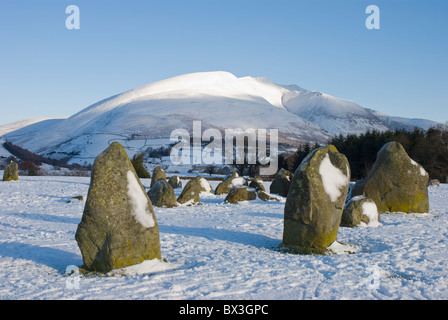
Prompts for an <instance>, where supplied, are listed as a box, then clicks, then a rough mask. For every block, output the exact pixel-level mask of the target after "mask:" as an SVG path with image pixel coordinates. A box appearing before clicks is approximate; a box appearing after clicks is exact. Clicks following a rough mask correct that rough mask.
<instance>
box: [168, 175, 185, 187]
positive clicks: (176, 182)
mask: <svg viewBox="0 0 448 320" xmlns="http://www.w3.org/2000/svg"><path fill="white" fill-rule="evenodd" d="M168 183H169V185H170V186H171V187H172V188H173V189H178V188H182V181H181V180H180V178H179V177H178V176H172V177H170V179H169V180H168Z"/></svg>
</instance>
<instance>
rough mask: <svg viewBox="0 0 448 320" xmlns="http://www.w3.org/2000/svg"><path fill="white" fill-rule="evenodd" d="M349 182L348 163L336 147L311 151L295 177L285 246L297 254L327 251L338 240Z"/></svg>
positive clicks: (288, 200) (286, 217)
mask: <svg viewBox="0 0 448 320" xmlns="http://www.w3.org/2000/svg"><path fill="white" fill-rule="evenodd" d="M349 181H350V169H349V164H348V160H347V158H346V157H345V156H344V155H343V154H341V153H339V152H338V150H337V149H336V147H334V146H333V145H329V146H326V147H322V148H318V149H316V150H314V151H312V152H311V153H310V154H309V155H308V156H307V157H306V158H305V159H304V160H303V161H302V163H301V164H300V166H299V167H298V168H297V170H296V171H295V172H294V177H293V178H292V182H291V188H290V190H289V193H288V197H287V198H286V203H285V211H284V230H283V243H282V245H283V246H285V247H290V248H294V249H295V250H298V252H306V253H310V252H315V253H323V252H325V250H326V248H327V247H328V246H330V245H331V243H332V242H333V241H335V240H336V235H337V232H338V229H339V224H340V222H341V216H342V210H343V207H344V203H345V199H346V197H347V193H348V187H349Z"/></svg>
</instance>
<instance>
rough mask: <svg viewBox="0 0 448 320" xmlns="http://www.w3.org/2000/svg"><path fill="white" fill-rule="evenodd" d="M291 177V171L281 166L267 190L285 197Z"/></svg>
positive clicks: (292, 175)
mask: <svg viewBox="0 0 448 320" xmlns="http://www.w3.org/2000/svg"><path fill="white" fill-rule="evenodd" d="M293 177H294V174H293V173H291V172H289V171H288V170H286V169H283V168H282V169H280V170H279V171H278V172H277V174H276V175H275V178H274V180H273V181H272V183H271V185H270V187H269V192H270V193H275V194H278V195H280V196H282V197H286V196H287V195H288V192H289V186H290V185H291V180H292V179H293Z"/></svg>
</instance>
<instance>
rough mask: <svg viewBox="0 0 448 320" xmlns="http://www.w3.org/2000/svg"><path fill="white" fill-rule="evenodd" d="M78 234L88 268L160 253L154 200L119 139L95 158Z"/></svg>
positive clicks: (113, 266)
mask: <svg viewBox="0 0 448 320" xmlns="http://www.w3.org/2000/svg"><path fill="white" fill-rule="evenodd" d="M75 239H76V241H77V243H78V246H79V249H80V250H81V254H82V257H83V262H84V265H83V268H84V269H85V270H87V271H97V272H108V271H110V270H113V269H118V268H123V267H127V266H130V265H134V264H138V263H141V262H143V261H144V260H151V259H154V258H157V259H160V258H161V251H160V242H159V228H158V224H157V220H156V217H155V215H154V210H153V207H152V204H151V200H150V199H149V198H148V195H147V194H146V193H145V189H144V187H143V185H142V184H141V182H140V180H139V179H138V177H137V174H136V172H135V170H134V168H133V166H132V164H131V161H130V160H129V158H128V156H127V154H126V151H125V149H124V148H123V147H122V146H121V145H120V144H118V143H116V142H114V143H112V144H111V145H110V146H109V147H108V148H107V149H106V150H105V151H104V152H103V153H101V154H100V155H98V157H97V158H96V160H95V162H94V165H93V169H92V173H91V181H90V187H89V191H88V195H87V199H86V204H85V207H84V212H83V216H82V220H81V222H80V223H79V225H78V228H77V231H76V235H75Z"/></svg>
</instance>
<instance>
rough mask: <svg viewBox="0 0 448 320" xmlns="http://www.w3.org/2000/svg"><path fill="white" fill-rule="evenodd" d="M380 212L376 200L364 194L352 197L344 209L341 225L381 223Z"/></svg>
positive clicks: (370, 225)
mask: <svg viewBox="0 0 448 320" xmlns="http://www.w3.org/2000/svg"><path fill="white" fill-rule="evenodd" d="M380 220H381V218H380V214H379V212H378V208H377V207H376V204H375V201H373V200H372V199H369V198H367V197H364V196H356V197H353V198H351V199H350V200H349V201H348V202H347V203H346V205H345V207H344V211H342V219H341V227H358V226H368V227H377V226H379V225H380Z"/></svg>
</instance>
